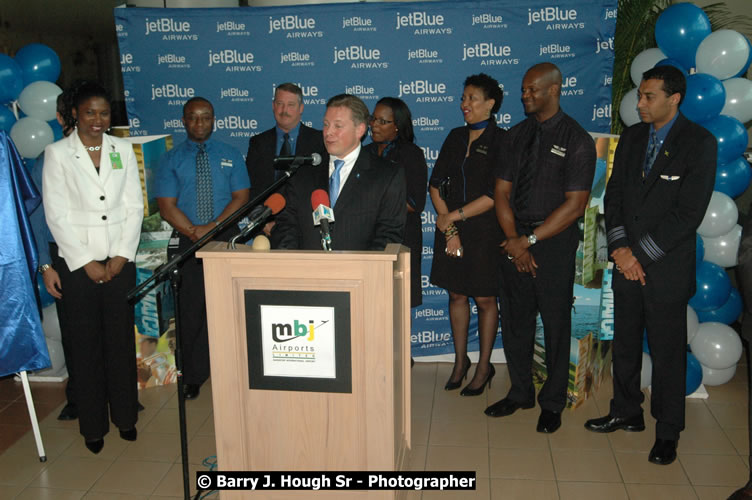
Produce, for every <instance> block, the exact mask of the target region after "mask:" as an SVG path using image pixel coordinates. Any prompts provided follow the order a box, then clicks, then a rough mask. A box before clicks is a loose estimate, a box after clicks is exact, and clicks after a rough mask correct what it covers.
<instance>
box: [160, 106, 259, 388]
mask: <svg viewBox="0 0 752 500" xmlns="http://www.w3.org/2000/svg"><path fill="white" fill-rule="evenodd" d="M183 124H184V125H185V131H186V133H187V134H188V139H187V140H186V141H185V142H183V143H181V144H179V145H177V146H176V147H175V148H173V149H172V150H170V151H168V152H167V153H165V154H164V155H163V156H162V158H161V159H160V162H159V170H158V171H157V177H156V186H157V188H156V193H157V202H158V203H159V211H160V213H161V215H162V218H163V219H164V220H166V221H167V222H169V223H170V225H171V226H172V227H173V228H174V231H173V235H172V238H173V239H171V241H175V240H174V238H177V239H178V241H179V244H178V245H177V247H175V245H172V244H171V245H170V247H171V249H170V250H169V251H168V254H170V253H171V252H173V251H174V253H177V252H180V251H182V250H183V249H185V248H187V247H188V246H190V245H191V243H192V242H195V241H197V240H199V239H200V238H201V237H203V236H204V235H205V234H206V233H207V232H209V231H210V230H211V229H213V228H214V227H216V226H217V225H218V224H219V222H221V221H222V220H224V219H225V218H226V217H228V216H230V215H231V214H232V213H233V212H235V211H236V210H237V209H238V208H240V207H241V206H243V205H244V204H245V203H246V202H248V199H249V187H250V182H249V180H248V172H247V171H246V169H245V162H244V161H243V156H242V155H241V154H240V152H239V151H238V150H236V149H235V148H233V147H232V146H229V145H227V144H225V143H223V142H220V141H216V140H213V139H211V134H212V131H213V128H214V107H213V106H212V105H211V103H210V102H209V101H208V100H206V99H204V98H203V97H194V98H192V99H190V100H189V101H188V102H186V103H185V106H183ZM235 233H237V226H235V225H232V226H230V227H228V228H227V229H226V230H224V231H222V233H220V234H219V235H217V236H216V239H219V240H224V241H226V240H229V238H230V237H232V236H233V235H234V234H235ZM169 257H171V255H168V258H169ZM181 276H182V284H181V286H180V297H179V299H180V325H181V327H180V334H181V335H182V341H181V347H182V349H183V377H184V382H185V385H184V394H185V398H186V399H195V398H196V397H197V396H198V393H199V389H200V387H201V384H203V383H204V382H205V381H206V379H207V378H209V338H208V332H207V325H206V303H205V300H204V271H203V266H202V264H201V262H200V261H199V260H198V259H196V258H195V257H191V258H189V259H187V260H186V261H185V262H184V263H183V267H182V271H181Z"/></svg>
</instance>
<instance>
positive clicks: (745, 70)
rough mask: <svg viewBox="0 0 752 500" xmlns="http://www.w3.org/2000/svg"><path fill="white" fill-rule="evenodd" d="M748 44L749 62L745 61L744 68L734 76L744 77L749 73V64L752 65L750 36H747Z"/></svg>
mask: <svg viewBox="0 0 752 500" xmlns="http://www.w3.org/2000/svg"><path fill="white" fill-rule="evenodd" d="M747 45H749V56H747V62H746V63H744V67H743V68H742V70H741V71H740V72H739V73H737V74H736V75H734V76H733V77H732V78H736V77H742V78H744V76H745V75H746V74H747V70H748V69H749V66H750V65H752V42H750V41H749V38H747Z"/></svg>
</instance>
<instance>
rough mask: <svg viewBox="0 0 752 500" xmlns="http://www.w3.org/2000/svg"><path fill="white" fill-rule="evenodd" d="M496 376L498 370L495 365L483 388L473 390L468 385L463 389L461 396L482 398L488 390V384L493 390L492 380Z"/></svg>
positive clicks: (489, 372)
mask: <svg viewBox="0 0 752 500" xmlns="http://www.w3.org/2000/svg"><path fill="white" fill-rule="evenodd" d="M494 375H496V368H494V365H491V369H490V370H488V377H486V380H485V381H484V382H483V383H482V384H481V386H480V387H478V388H477V389H471V388H470V385H467V386H465V388H464V389H462V392H460V396H480V395H481V394H483V391H485V390H486V384H488V388H489V389H490V388H491V379H492V378H494Z"/></svg>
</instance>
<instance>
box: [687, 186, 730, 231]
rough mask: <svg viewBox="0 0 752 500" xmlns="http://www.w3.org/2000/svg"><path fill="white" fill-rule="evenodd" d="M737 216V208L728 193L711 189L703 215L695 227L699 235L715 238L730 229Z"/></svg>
mask: <svg viewBox="0 0 752 500" xmlns="http://www.w3.org/2000/svg"><path fill="white" fill-rule="evenodd" d="M738 218H739V209H738V208H736V203H734V200H732V199H731V198H730V197H729V196H728V195H726V194H723V193H721V192H720V191H713V195H712V196H711V197H710V203H709V204H708V209H707V210H706V211H705V217H704V218H703V219H702V222H701V223H700V227H698V228H697V232H698V233H699V234H700V236H703V237H708V238H715V237H717V236H720V235H722V234H726V233H728V232H729V231H731V228H733V227H734V224H736V222H737V219H738Z"/></svg>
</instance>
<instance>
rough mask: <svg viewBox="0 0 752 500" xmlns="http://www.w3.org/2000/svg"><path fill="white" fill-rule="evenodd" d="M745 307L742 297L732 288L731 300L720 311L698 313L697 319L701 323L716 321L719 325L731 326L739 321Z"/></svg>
mask: <svg viewBox="0 0 752 500" xmlns="http://www.w3.org/2000/svg"><path fill="white" fill-rule="evenodd" d="M743 306H744V303H743V302H742V296H741V295H740V294H739V292H738V291H737V290H736V288H733V287H732V288H731V293H730V294H729V298H728V300H727V301H726V303H725V304H723V305H722V306H721V307H719V308H718V309H713V310H712V311H697V318H698V319H699V320H700V323H707V322H708V321H715V322H717V323H723V324H726V325H730V324H731V323H733V322H734V321H736V320H737V319H739V315H740V314H741V313H742V308H743Z"/></svg>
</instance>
